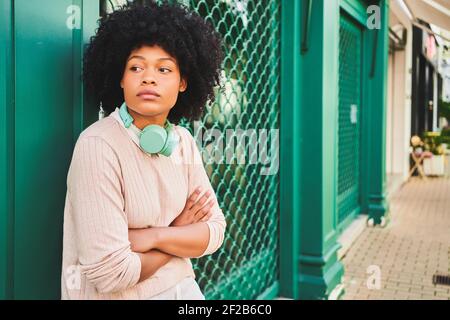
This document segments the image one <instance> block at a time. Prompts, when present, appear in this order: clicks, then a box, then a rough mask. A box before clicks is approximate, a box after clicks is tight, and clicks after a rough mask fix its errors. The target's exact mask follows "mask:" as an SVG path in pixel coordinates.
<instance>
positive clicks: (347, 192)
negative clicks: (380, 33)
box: [337, 13, 362, 227]
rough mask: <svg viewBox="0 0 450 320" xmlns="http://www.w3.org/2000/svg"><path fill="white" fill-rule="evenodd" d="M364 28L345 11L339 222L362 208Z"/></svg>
mask: <svg viewBox="0 0 450 320" xmlns="http://www.w3.org/2000/svg"><path fill="white" fill-rule="evenodd" d="M361 68H362V30H361V29H360V27H359V26H358V25H357V24H356V22H354V21H353V20H352V19H351V18H349V17H348V16H347V15H346V14H345V13H342V14H341V18H340V31H339V126H338V132H339V134H338V141H339V142H338V143H339V147H338V199H337V201H338V222H339V223H340V224H341V226H342V227H345V224H346V222H349V220H351V219H352V217H354V215H355V214H357V213H359V211H360V149H361V145H360V144H361V121H360V120H361V117H360V114H361V86H362V75H361Z"/></svg>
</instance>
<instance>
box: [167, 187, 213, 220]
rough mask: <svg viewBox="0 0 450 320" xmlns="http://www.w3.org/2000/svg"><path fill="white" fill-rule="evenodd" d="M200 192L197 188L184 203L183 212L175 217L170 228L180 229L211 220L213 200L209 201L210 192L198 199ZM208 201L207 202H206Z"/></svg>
mask: <svg viewBox="0 0 450 320" xmlns="http://www.w3.org/2000/svg"><path fill="white" fill-rule="evenodd" d="M200 192H201V190H200V188H197V189H196V190H195V191H194V192H193V193H192V194H191V196H190V197H189V199H188V200H187V201H186V205H185V206H184V209H183V211H182V212H181V213H180V214H179V215H178V217H176V218H175V219H174V220H173V221H172V223H171V224H170V226H171V227H180V226H185V225H189V224H193V223H197V222H204V221H207V220H208V219H209V218H211V215H212V213H211V208H212V206H213V205H214V201H215V199H214V198H213V199H209V197H210V196H211V192H210V191H207V192H206V193H205V194H204V195H203V196H201V197H198V195H199V194H200ZM208 199H209V201H208Z"/></svg>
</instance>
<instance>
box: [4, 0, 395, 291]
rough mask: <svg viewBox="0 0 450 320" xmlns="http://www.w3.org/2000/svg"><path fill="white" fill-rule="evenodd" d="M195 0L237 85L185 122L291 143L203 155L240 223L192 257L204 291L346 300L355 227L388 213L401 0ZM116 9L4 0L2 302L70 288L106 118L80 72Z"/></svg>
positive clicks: (80, 1) (231, 217) (80, 0)
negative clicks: (77, 149) (94, 144)
mask: <svg viewBox="0 0 450 320" xmlns="http://www.w3.org/2000/svg"><path fill="white" fill-rule="evenodd" d="M183 2H184V3H185V4H187V5H189V6H190V7H191V8H192V9H194V10H196V11H198V12H199V13H200V14H201V15H203V16H205V17H207V19H209V20H210V21H211V22H212V23H213V24H214V25H215V26H216V27H217V29H218V31H219V32H220V33H221V34H222V35H223V37H224V43H225V50H226V59H225V62H224V78H223V79H224V88H225V90H224V91H223V92H222V93H220V94H219V93H218V99H217V101H216V102H215V103H214V104H213V105H211V106H208V108H207V112H206V114H205V116H204V118H203V119H202V121H200V123H197V124H192V123H184V125H185V126H186V127H187V128H188V129H190V130H191V132H193V133H194V134H196V132H201V131H202V130H203V132H205V131H206V130H208V129H211V128H216V129H217V128H218V129H219V130H220V131H221V132H222V134H225V132H227V130H231V131H233V132H236V131H237V130H239V129H246V130H252V129H256V130H260V129H263V130H264V129H265V130H274V132H278V133H277V134H275V135H274V136H271V139H275V140H277V139H279V148H273V149H271V155H272V156H274V157H279V162H278V163H279V166H278V167H276V166H275V167H272V166H271V165H272V164H270V165H267V164H263V163H257V164H249V163H245V162H244V163H242V162H239V161H236V162H234V163H232V164H223V163H214V164H206V165H205V167H206V169H207V172H208V174H209V175H210V178H211V182H212V185H213V186H214V188H215V190H216V193H217V197H218V199H219V203H220V205H221V207H222V209H223V211H224V213H225V215H226V218H227V223H228V229H227V236H226V239H225V241H224V245H223V247H222V248H221V249H220V250H219V251H218V252H216V253H215V254H214V255H212V256H210V257H207V258H205V259H199V260H197V261H194V266H195V269H196V271H197V274H199V277H198V279H199V284H200V286H201V288H202V290H203V291H204V292H205V295H206V297H207V298H210V299H257V298H260V299H262V298H265V299H270V298H275V297H279V296H283V297H287V298H293V299H327V298H333V297H337V296H339V293H341V292H342V287H341V286H340V283H341V281H342V276H343V274H344V272H345V270H344V269H343V267H342V264H341V263H340V261H339V260H340V257H341V256H342V253H341V254H339V252H340V250H342V247H343V245H342V243H341V241H340V239H341V236H342V235H343V234H344V233H345V231H346V230H347V229H348V227H349V226H351V225H352V224H353V223H354V222H355V221H356V220H357V219H361V217H362V218H363V219H364V221H365V220H369V221H371V222H372V223H373V224H379V223H383V222H384V221H385V217H387V213H388V203H387V201H386V192H385V188H386V141H385V139H386V103H387V102H386V101H387V99H386V98H387V79H388V72H387V71H388V45H389V42H388V26H389V24H388V23H389V22H388V21H389V1H388V0H376V1H365V0H324V1H320V0H319V1H316V0H302V1H291V0H264V1H259V0H258V1H257V0H233V1H232V0H221V1H219V0H217V1H213V0H192V1H183ZM114 4H120V2H119V1H100V0H97V1H92V0H76V1H73V0H61V1H57V2H55V1H52V0H33V1H29V0H28V1H25V0H6V1H2V2H1V4H0V5H1V8H0V42H1V44H2V45H1V46H0V50H1V55H0V59H1V60H0V130H1V131H0V176H1V177H2V179H1V180H0V195H1V197H2V198H1V199H0V298H3V299H5V298H9V299H58V298H59V293H60V273H61V270H60V268H61V250H62V222H63V206H64V197H65V191H66V176H67V170H68V167H69V164H70V159H71V155H72V151H73V146H74V144H75V142H76V140H77V138H78V136H79V134H80V133H81V131H82V130H83V129H84V128H86V127H87V126H89V125H90V124H92V123H93V122H95V121H96V120H97V108H98V107H97V106H93V105H92V104H90V103H89V99H88V97H86V96H85V95H84V93H83V85H82V83H81V81H80V75H81V66H82V55H83V49H84V45H85V44H86V43H87V42H88V40H89V37H90V36H91V35H92V34H93V33H94V32H95V29H96V21H97V19H98V17H99V16H100V15H101V14H104V13H105V12H107V11H108V10H113V9H114V8H113V7H112V5H114ZM196 128H197V129H198V128H200V129H202V130H198V131H196ZM197 138H198V137H197ZM199 144H200V147H201V148H202V150H207V151H208V152H211V148H212V147H211V145H210V144H209V142H208V141H207V140H205V139H204V138H203V139H200V140H199ZM237 144H239V141H238V140H237ZM275 145H276V144H275ZM227 147H228V146H227ZM237 153H239V151H237ZM274 163H276V162H274ZM263 168H270V170H269V171H270V174H261V169H263Z"/></svg>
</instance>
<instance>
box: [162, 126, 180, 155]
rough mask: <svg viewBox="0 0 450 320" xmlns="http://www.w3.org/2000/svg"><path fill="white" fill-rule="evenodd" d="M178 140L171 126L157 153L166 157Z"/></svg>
mask: <svg viewBox="0 0 450 320" xmlns="http://www.w3.org/2000/svg"><path fill="white" fill-rule="evenodd" d="M179 141H180V137H179V136H178V135H177V134H176V133H175V132H174V130H173V128H171V129H170V131H169V134H168V136H167V140H166V143H165V145H164V147H163V148H162V150H161V151H160V152H159V153H161V154H162V155H164V156H166V157H168V156H170V155H171V154H172V152H173V150H174V149H175V147H176V146H177V145H178V143H179Z"/></svg>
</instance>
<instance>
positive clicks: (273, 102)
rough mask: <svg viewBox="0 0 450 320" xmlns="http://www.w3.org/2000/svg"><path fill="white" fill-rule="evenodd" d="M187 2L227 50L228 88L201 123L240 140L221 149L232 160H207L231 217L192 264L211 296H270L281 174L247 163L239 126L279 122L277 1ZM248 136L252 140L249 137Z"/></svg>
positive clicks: (274, 288)
mask: <svg viewBox="0 0 450 320" xmlns="http://www.w3.org/2000/svg"><path fill="white" fill-rule="evenodd" d="M190 6H191V8H194V9H195V10H196V11H197V12H199V13H200V14H201V15H202V16H203V17H207V19H208V20H209V21H211V22H212V23H213V24H214V25H215V27H216V29H217V30H218V31H219V32H220V33H221V34H222V37H223V39H224V43H225V50H226V58H225V62H224V68H225V73H224V78H223V79H224V90H223V92H222V93H221V94H217V95H216V96H217V101H216V102H215V103H214V104H213V105H212V106H210V107H208V109H207V113H206V115H205V117H204V118H203V120H202V121H201V122H200V124H196V126H198V125H199V127H200V128H202V129H219V131H220V132H221V137H220V138H219V139H224V140H223V141H226V140H228V141H231V139H233V140H234V141H236V145H235V147H233V145H232V144H230V143H224V144H223V145H224V151H225V152H224V154H232V155H233V156H232V157H231V164H230V161H224V162H226V163H210V164H207V165H206V170H207V172H208V175H209V177H210V178H211V182H212V185H213V188H214V190H215V191H216V194H217V198H218V199H219V203H220V206H221V208H222V209H223V211H224V214H225V216H226V219H227V224H228V228H227V234H226V238H225V240H224V244H223V246H222V248H221V249H220V250H219V251H218V252H216V253H215V254H213V255H212V256H209V257H208V258H206V259H200V260H197V261H195V264H194V267H195V269H196V274H197V275H198V280H199V285H200V287H201V288H202V289H203V290H204V292H205V295H206V298H207V299H256V298H271V297H273V296H275V295H276V294H277V290H278V279H279V275H278V273H279V266H278V256H279V250H278V247H279V245H278V221H279V219H278V208H279V205H278V202H279V181H278V177H279V176H278V174H274V175H262V174H261V169H262V167H263V165H262V164H260V163H257V164H249V160H250V158H251V157H256V156H257V155H256V154H246V155H245V158H246V163H245V164H242V163H241V161H239V157H240V156H241V154H240V152H242V151H243V150H242V148H240V147H239V146H242V145H243V144H245V135H239V131H238V129H242V130H244V131H245V130H248V131H245V132H247V133H249V132H250V130H252V129H254V130H256V132H259V131H258V130H259V129H277V128H279V117H280V108H279V103H280V102H279V100H280V71H279V65H280V11H281V9H280V0H263V1H261V0H249V1H215V0H201V1H199V0H193V1H190ZM190 129H192V124H191V125H190ZM194 129H196V128H194ZM195 131H197V132H199V130H197V129H196V130H194V132H193V133H194V134H195V133H196V132H195ZM197 138H198V136H197ZM217 138H218V137H215V139H217ZM258 138H261V137H260V136H259V137H258ZM271 138H272V137H271ZM207 139H208V137H207V135H206V137H205V135H204V136H203V142H204V143H203V146H202V147H203V148H202V149H204V150H205V151H206V152H208V154H209V155H212V154H216V155H217V153H215V152H216V151H219V152H220V150H217V148H218V147H220V144H217V143H213V142H212V143H211V144H209V143H208V142H207V141H206V140H207ZM246 141H247V144H249V143H252V142H251V141H252V139H251V137H250V139H248V140H246ZM269 143H270V141H269ZM213 146H214V147H213ZM211 148H212V150H211ZM260 151H261V150H259V152H260ZM259 156H260V155H259ZM271 156H273V154H272V155H271ZM224 160H225V159H224Z"/></svg>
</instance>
